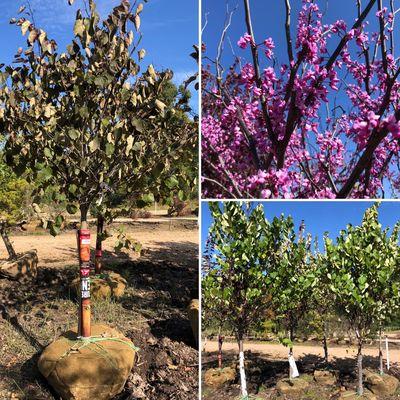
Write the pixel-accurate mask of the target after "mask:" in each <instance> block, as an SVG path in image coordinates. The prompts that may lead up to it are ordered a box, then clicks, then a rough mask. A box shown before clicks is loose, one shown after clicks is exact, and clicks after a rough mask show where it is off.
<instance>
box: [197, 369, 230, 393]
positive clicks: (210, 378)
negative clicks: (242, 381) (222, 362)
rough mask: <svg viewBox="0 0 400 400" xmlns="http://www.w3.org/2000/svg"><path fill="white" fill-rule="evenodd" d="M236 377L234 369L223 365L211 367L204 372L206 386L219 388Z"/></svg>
mask: <svg viewBox="0 0 400 400" xmlns="http://www.w3.org/2000/svg"><path fill="white" fill-rule="evenodd" d="M235 379H236V369H235V368H232V367H225V368H222V369H219V368H212V369H209V370H207V371H206V372H205V374H204V382H205V384H206V385H207V386H210V387H213V388H219V387H221V386H223V385H225V384H226V383H232V382H234V381H235Z"/></svg>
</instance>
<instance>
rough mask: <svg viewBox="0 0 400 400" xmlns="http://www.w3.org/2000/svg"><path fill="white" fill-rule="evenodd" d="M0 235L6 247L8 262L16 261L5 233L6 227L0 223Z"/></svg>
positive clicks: (15, 254) (14, 253)
mask: <svg viewBox="0 0 400 400" xmlns="http://www.w3.org/2000/svg"><path fill="white" fill-rule="evenodd" d="M0 234H1V237H2V239H3V242H4V244H5V246H6V249H7V252H8V256H9V259H10V260H16V259H17V253H16V252H15V250H14V247H13V245H12V243H11V241H10V238H9V237H8V233H7V227H6V224H5V223H0Z"/></svg>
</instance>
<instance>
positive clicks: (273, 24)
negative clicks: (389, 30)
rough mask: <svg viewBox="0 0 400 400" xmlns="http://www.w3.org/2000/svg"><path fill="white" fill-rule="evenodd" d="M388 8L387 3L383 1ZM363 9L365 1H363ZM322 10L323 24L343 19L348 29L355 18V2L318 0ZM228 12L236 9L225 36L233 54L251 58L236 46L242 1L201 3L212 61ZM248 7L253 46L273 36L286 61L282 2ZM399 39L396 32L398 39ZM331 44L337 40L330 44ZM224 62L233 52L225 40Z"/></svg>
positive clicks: (297, 1) (258, 1) (295, 5)
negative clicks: (227, 9)
mask: <svg viewBox="0 0 400 400" xmlns="http://www.w3.org/2000/svg"><path fill="white" fill-rule="evenodd" d="M383 2H384V5H386V6H387V4H388V1H387V0H384V1H383ZM301 3H302V2H301V0H291V6H292V18H291V19H292V23H291V25H292V28H291V33H292V39H294V38H295V33H296V29H297V22H296V18H297V15H298V12H299V10H300V8H301ZM362 3H363V5H364V6H365V5H366V4H367V2H366V1H363V2H362ZM317 4H318V5H319V7H320V9H321V11H322V12H323V13H324V20H323V22H324V23H326V24H329V23H333V22H335V21H337V20H338V19H344V20H345V21H346V22H347V24H348V26H351V25H352V24H353V23H354V21H355V20H356V18H357V8H356V6H355V5H356V1H355V0H317ZM227 6H228V7H229V9H230V10H233V9H235V8H236V11H235V12H234V15H233V18H232V24H231V26H230V28H229V31H228V37H229V38H230V40H231V43H232V45H233V48H234V51H235V53H236V55H237V56H240V57H246V58H248V59H249V57H250V49H249V48H248V49H247V50H242V49H240V48H239V47H238V46H237V41H238V39H239V38H240V37H241V36H242V35H243V34H244V33H245V32H246V25H245V20H244V7H243V1H242V0H226V1H224V0H203V2H202V14H203V21H202V25H203V26H204V24H205V20H206V14H207V19H208V24H207V26H206V28H205V29H204V33H203V42H204V43H205V44H206V46H207V53H206V54H207V55H209V56H210V57H211V58H213V57H215V54H216V49H217V46H218V42H219V38H220V36H221V32H222V30H223V28H224V18H225V15H226V8H227ZM250 8H251V13H252V21H253V29H254V34H255V38H256V43H261V42H263V41H264V40H265V39H266V38H268V37H272V38H273V39H274V42H275V49H274V53H275V55H276V57H277V58H278V60H279V61H280V62H285V63H286V62H287V51H286V38H285V12H286V11H285V10H286V9H285V1H284V0H273V1H266V0H250ZM376 11H377V10H376V8H373V10H372V11H371V13H370V14H369V17H368V18H367V20H369V21H370V26H369V28H368V30H371V31H372V30H375V28H376V27H377V18H376V16H375V12H376ZM399 36H400V34H399V33H397V38H398V37H399ZM332 43H333V44H334V45H336V44H337V43H338V41H337V40H334V42H332ZM224 56H225V57H224V61H225V63H228V64H229V63H230V62H231V61H232V59H233V58H232V51H231V48H230V46H229V42H228V41H227V42H226V44H225V49H224Z"/></svg>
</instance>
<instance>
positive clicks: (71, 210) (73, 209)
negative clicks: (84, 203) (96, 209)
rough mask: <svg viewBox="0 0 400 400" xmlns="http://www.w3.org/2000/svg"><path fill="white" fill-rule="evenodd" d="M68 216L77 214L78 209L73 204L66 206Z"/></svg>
mask: <svg viewBox="0 0 400 400" xmlns="http://www.w3.org/2000/svg"><path fill="white" fill-rule="evenodd" d="M67 212H68V214H76V213H77V212H78V207H77V206H76V205H75V204H67Z"/></svg>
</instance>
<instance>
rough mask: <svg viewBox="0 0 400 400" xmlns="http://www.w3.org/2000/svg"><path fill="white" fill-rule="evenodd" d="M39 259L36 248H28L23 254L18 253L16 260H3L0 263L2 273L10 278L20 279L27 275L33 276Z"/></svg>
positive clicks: (35, 273) (35, 274)
mask: <svg viewBox="0 0 400 400" xmlns="http://www.w3.org/2000/svg"><path fill="white" fill-rule="evenodd" d="M38 263H39V259H38V256H37V251H36V250H30V251H27V252H26V253H23V254H18V258H17V259H16V260H9V261H4V262H2V263H1V264H0V272H1V274H2V275H5V276H7V277H10V278H12V279H20V278H22V277H25V276H28V277H31V278H35V277H36V276H37V270H38Z"/></svg>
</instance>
